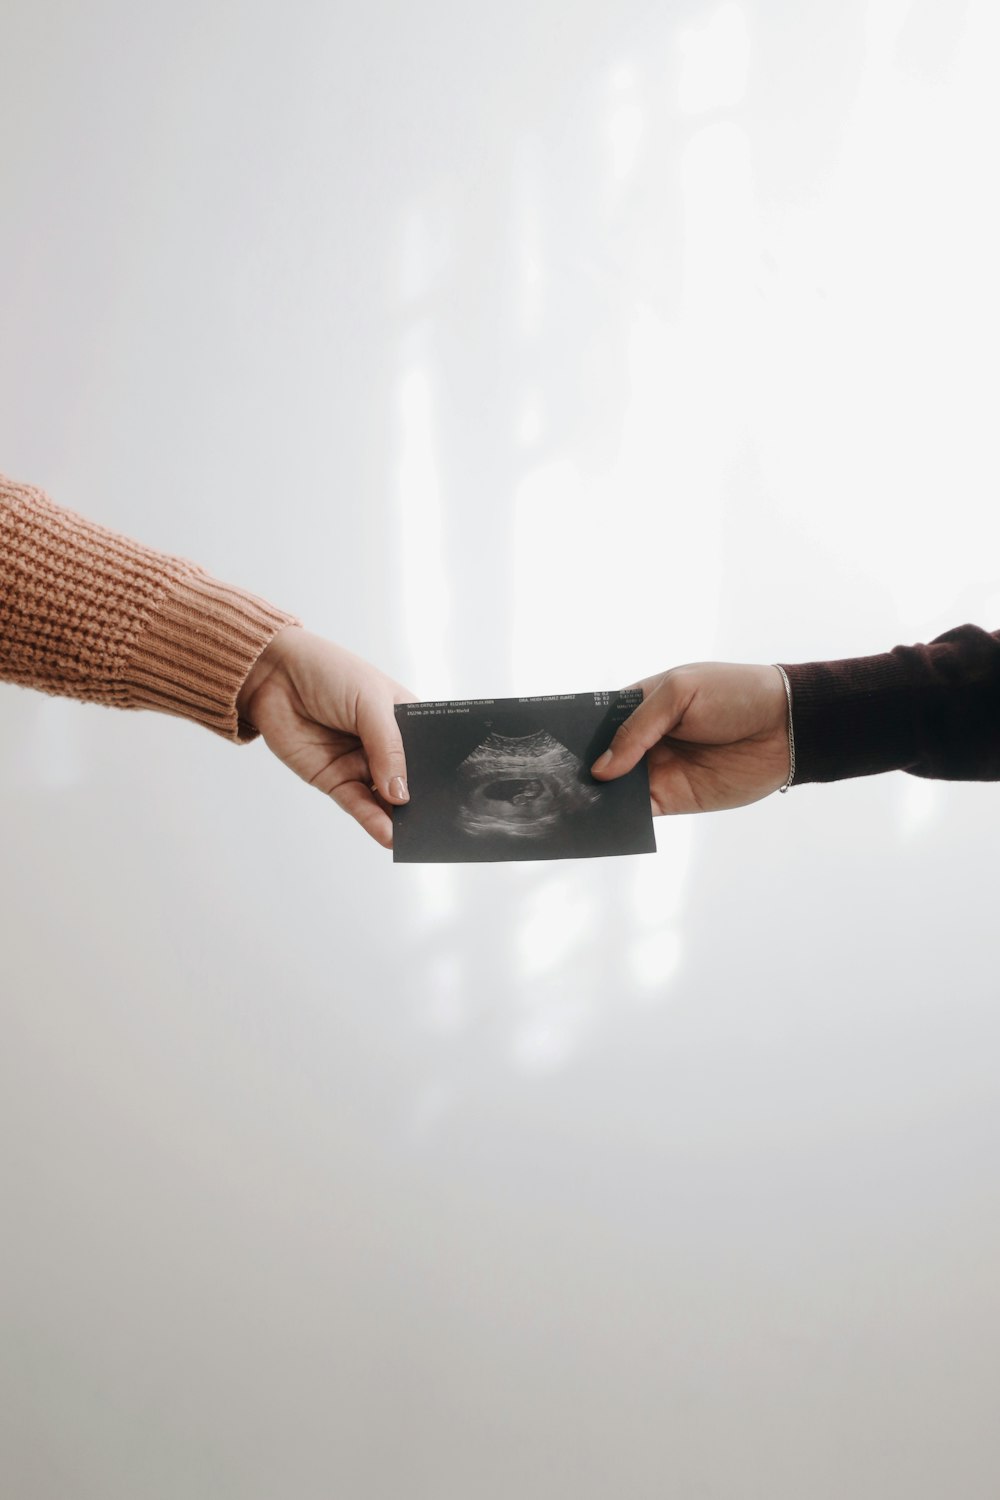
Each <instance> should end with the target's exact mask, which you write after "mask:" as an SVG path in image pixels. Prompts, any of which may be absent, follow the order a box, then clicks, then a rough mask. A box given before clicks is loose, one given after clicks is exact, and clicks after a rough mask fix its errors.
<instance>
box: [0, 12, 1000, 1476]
mask: <svg viewBox="0 0 1000 1500" xmlns="http://www.w3.org/2000/svg"><path fill="white" fill-rule="evenodd" d="M998 52H1000V19H998V14H997V9H996V7H995V6H994V5H991V4H990V0H968V3H957V0H912V3H907V0H869V3H867V4H865V3H862V0H845V3H840V4H837V5H821V6H816V5H814V6H804V5H798V4H794V3H792V0H780V3H779V0H773V3H766V0H757V3H753V0H740V3H733V0H728V3H723V4H720V3H716V0H679V3H676V4H674V5H666V4H652V3H640V0H618V3H616V4H614V5H609V4H605V3H603V0H602V3H598V0H534V3H533V4H530V5H528V4H523V5H522V4H518V3H514V4H512V5H507V6H503V7H500V6H493V7H486V6H484V5H482V4H474V5H473V4H466V5H459V4H457V3H454V0H453V3H447V0H409V3H404V0H368V3H366V4H363V5H356V4H355V5H347V4H343V3H336V4H328V5H323V4H320V3H318V0H314V3H303V0H299V3H292V4H287V5H279V4H277V3H276V0H257V3H252V4H240V5H237V4H235V3H230V4H223V3H216V4H208V5H205V4H203V3H202V4H196V3H194V0H171V3H170V4H166V3H164V0H156V3H145V4H142V5H128V4H125V3H123V0H98V3H92V4H90V5H88V6H79V5H73V4H69V3H66V0H63V3H55V0H3V5H2V10H0V55H2V70H3V83H2V87H0V205H2V207H0V223H2V232H0V468H2V469H4V470H5V471H6V472H7V473H9V474H12V475H15V476H17V477H19V478H22V479H26V480H31V481H33V482H35V483H38V484H41V485H43V486H44V487H45V488H46V489H48V490H49V492H50V493H51V494H52V495H53V497H54V498H55V499H57V500H60V501H62V502H63V503H65V504H68V505H71V506H73V507H74V508H76V509H79V510H83V511H85V512H87V513H89V514H91V515H93V516H94V517H95V518H96V519H99V520H102V521H105V522H106V523H108V524H111V525H114V526H117V527H119V528H121V529H124V530H127V531H129V532H131V533H133V534H134V535H137V536H139V537H141V538H143V539H144V540H146V541H149V542H151V543H153V544H155V545H158V546H162V547H164V548H167V549H169V550H172V551H176V552H180V553H183V554H185V555H187V556H191V557H194V558H196V559H197V560H198V561H200V562H202V563H203V564H205V565H206V566H207V567H209V568H211V569H212V570H213V571H215V572H216V573H217V574H219V575H221V576H222V577H226V578H230V579H232V580H234V581H236V582H240V583H243V584H245V585H246V586H248V587H251V588H253V589H255V590H257V591H258V592H260V593H262V594H264V595H265V596H267V597H270V598H272V599H273V600H274V601H275V602H277V603H280V604H282V605H285V606H287V607H288V608H291V609H295V610H297V611H298V612H299V613H300V614H302V615H303V616H304V617H305V619H306V620H307V621H308V623H309V624H310V625H312V626H313V627H314V628H316V629H318V630H321V631H323V632H325V633H327V634H329V635H331V636H332V637H334V638H336V639H339V640H342V641H344V642H345V643H347V644H349V645H350V646H352V647H353V648H354V649H356V650H358V651H360V652H361V653H363V654H365V655H367V656H369V657H371V658H372V659H373V660H376V661H377V662H379V663H380V664H381V665H383V666H384V667H385V668H386V669H387V670H388V671H390V672H392V673H393V674H395V675H398V676H400V677H402V678H403V679H404V680H406V681H408V682H409V683H410V684H411V685H412V686H413V688H414V689H415V691H417V692H418V693H420V694H421V696H426V697H438V696H446V695H457V696H481V695H483V694H495V695H503V694H507V693H533V692H546V691H573V690H581V689H589V688H597V687H610V686H614V685H618V684H621V683H623V682H625V681H630V680H633V679H635V678H636V677H639V676H641V675H644V674H646V673H648V672H651V671H653V670H656V669H658V668H662V667H666V666H668V665H671V664H674V663H676V662H679V661H684V660H689V659H692V658H694V659H697V658H729V659H735V660H751V661H757V660H759V661H773V660H776V659H778V660H784V661H794V660H809V659H813V658H816V657H829V656H846V655H852V654H857V653H865V652H873V651H880V650H884V649H887V648H888V647H890V646H892V645H895V644H897V643H898V642H901V641H907V642H909V641H915V640H926V639H929V638H930V637H931V636H933V635H934V634H937V633H938V632H940V631H941V630H943V629H945V628H947V627H948V626H950V625H954V624H959V623H961V622H963V621H965V620H974V621H976V622H977V623H980V624H982V625H985V626H987V627H988V628H991V629H994V628H996V627H997V625H1000V563H998V556H1000V549H998V546H997V541H998V533H1000V507H998V505H997V479H998V457H997V443H996V430H997V410H998V398H1000V391H998V375H997V370H998V364H997V347H998V332H1000V294H998V279H997V265H998V263H1000V257H998V251H1000V220H998V216H997V213H996V178H997V166H996V143H997V140H998V139H1000V96H998V94H997V90H996V81H995V80H996V69H997V56H998ZM998 819H1000V792H998V790H997V789H996V788H995V787H991V786H946V785H941V784H936V785H929V784H925V783H920V782H916V781H914V780H912V779H908V778H906V777H904V776H892V777H882V778H875V779H872V780H868V781H859V782H853V783H842V784H839V785H837V786H833V787H827V788H816V787H807V788H802V789H800V790H797V791H794V792H793V793H792V794H791V795H789V796H788V797H784V798H778V797H774V798H771V799H769V800H768V801H767V802H765V803H763V804H760V805H758V806H756V807H754V808H751V809H748V810H746V811H743V812H740V813H731V814H724V815H720V816H717V817H712V818H707V819H705V820H703V821H688V820H677V821H668V820H663V821H661V822H660V824H659V825H658V830H657V831H658V838H659V845H660V851H659V854H658V855H657V856H656V857H655V858H653V857H650V858H645V859H642V858H637V859H634V860H620V861H607V862H604V861H594V862H583V863H580V864H563V865H552V866H549V865H544V864H538V865H533V864H527V865H521V866H511V867H474V868H471V869H462V870H451V869H430V870H422V869H419V868H412V867H410V868H402V867H401V868H398V869H395V868H393V866H392V864H391V862H390V861H389V860H388V858H387V857H386V856H384V855H383V854H382V852H381V851H379V850H378V849H376V847H375V846H374V845H370V844H368V843H367V842H366V841H365V839H364V837H363V836H362V835H361V834H360V833H359V832H358V830H357V829H356V828H355V826H354V825H353V824H351V823H350V822H348V821H347V820H346V819H345V818H344V817H343V816H342V815H340V814H339V813H338V812H337V811H336V809H334V808H333V807H332V806H329V805H325V804H324V803H323V802H322V801H321V800H320V799H319V798H318V797H317V796H315V794H313V793H311V792H310V791H309V790H308V789H306V788H305V787H303V786H302V785H301V784H299V783H297V782H296V781H295V780H294V779H293V778H292V777H291V776H289V775H288V774H287V773H286V772H285V771H284V770H283V769H282V768H281V767H280V766H279V765H278V763H277V762H275V761H273V760H272V759H271V758H270V757H269V755H268V752H267V751H266V750H265V749H264V748H263V747H262V746H259V745H258V746H255V747H254V748H252V749H248V750H245V751H237V750H234V749H232V748H231V747H229V746H227V745H225V744H223V743H222V742H220V741H216V740H215V739H213V738H212V737H211V736H209V735H208V734H206V733H204V732H202V731H199V730H197V729H195V728H193V727H190V726H187V725H184V724H180V723H178V722H176V721H173V720H170V719H167V718H159V717H156V716H153V715H117V714H114V713H111V712H108V711H105V710H102V709H99V708H91V707H81V706H79V705H75V704H69V703H63V702H55V701H51V700H48V699H43V698H40V697H36V696H32V695H30V694H27V693H21V692H18V691H16V690H14V689H13V688H5V689H0V830H2V834H0V836H2V847H3V859H2V861H0V933H2V960H0V965H2V967H0V989H2V1014H3V1044H2V1047H0V1213H2V1218H3V1223H2V1234H0V1265H2V1275H0V1487H2V1490H3V1493H4V1494H5V1495H11V1496H17V1497H18V1500H64V1497H65V1500H180V1497H183V1500H202V1497H204V1500H273V1497H275V1496H287V1497H289V1500H327V1497H330V1496H344V1497H348V1500H383V1497H384V1500H397V1497H400V1496H405V1497H407V1500H424V1497H426V1500H511V1497H517V1500H536V1497H537V1500H562V1497H563V1496H565V1497H568V1500H606V1497H609V1496H623V1497H628V1500H647V1497H649V1500H653V1497H656V1500H662V1497H665V1496H670V1497H677V1500H689V1497H690V1500H693V1497H695V1496H699V1497H700V1496H704V1497H713V1500H715V1497H718V1500H750V1497H756V1496H760V1497H767V1500H803V1497H808V1500H843V1497H844V1496H848V1495H849V1496H851V1497H852V1500H894V1497H896V1496H906V1497H907V1500H940V1497H941V1496H942V1495H945V1494H948V1495H961V1496H962V1497H963V1500H979V1497H983V1500H987V1497H989V1500H993V1497H994V1496H995V1495H996V1493H997V1491H998V1486H1000V1442H998V1439H997V1430H996V1411H997V1402H998V1399H1000V1379H998V1375H997V1370H998V1362H997V1357H996V1347H997V1342H998V1338H1000V1279H998V1277H997V1272H996V1266H997V1255H998V1251H1000V1199H998V1196H997V1192H996V1163H997V1155H998V1152H1000V1091H998V1086H997V1082H996V1056H997V1049H998V1046H1000V1003H998V1002H1000V993H998V991H1000V984H998V980H997V978H996V965H995V955H996V941H997V939H996V931H997V927H996V901H995V896H996V874H995V871H996V846H997V828H998Z"/></svg>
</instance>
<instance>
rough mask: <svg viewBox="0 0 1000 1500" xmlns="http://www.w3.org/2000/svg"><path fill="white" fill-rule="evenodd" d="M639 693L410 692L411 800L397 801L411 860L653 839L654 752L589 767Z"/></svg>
mask: <svg viewBox="0 0 1000 1500" xmlns="http://www.w3.org/2000/svg"><path fill="white" fill-rule="evenodd" d="M641 702H642V692H641V690H640V689H638V688H634V689H630V690H628V691H627V692H603V693H565V694H562V695H561V696H559V697H551V698H474V699H467V700H465V701H457V702H450V703H401V704H399V705H398V706H397V708H396V719H397V721H398V723H399V728H400V733H401V734H402V736H403V747H404V749H405V751H406V768H407V777H408V781H409V787H410V800H409V802H408V803H407V804H406V806H405V807H397V808H394V809H393V815H392V824H393V859H394V860H395V861H396V862H397V863H402V864H441V863H448V862H454V863H466V862H476V861H485V860H506V859H584V858H593V857H594V856H597V855H602V854H651V853H653V852H654V851H655V849H656V842H655V840H654V837H653V820H652V815H651V812H650V806H649V777H648V775H647V773H646V766H645V762H641V763H640V764H639V765H638V766H636V768H635V770H634V771H630V772H629V774H628V775H627V776H623V777H621V779H620V780H618V781H611V782H599V781H595V780H594V778H593V777H592V776H591V774H590V767H591V766H592V765H593V763H594V761H595V760H596V759H597V757H598V756H599V755H600V754H601V752H602V751H603V750H606V749H607V748H608V745H609V744H610V742H611V738H612V735H613V734H614V732H615V730H616V729H617V728H618V725H619V724H620V723H621V722H622V721H623V720H624V719H627V718H628V716H629V714H630V713H631V712H632V710H633V709H634V708H635V707H636V706H637V705H638V704H639V703H641Z"/></svg>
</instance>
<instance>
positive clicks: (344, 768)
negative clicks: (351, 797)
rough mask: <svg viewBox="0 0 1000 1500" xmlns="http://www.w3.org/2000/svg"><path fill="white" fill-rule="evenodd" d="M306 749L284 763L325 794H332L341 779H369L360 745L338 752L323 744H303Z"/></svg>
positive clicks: (347, 780) (366, 764)
mask: <svg viewBox="0 0 1000 1500" xmlns="http://www.w3.org/2000/svg"><path fill="white" fill-rule="evenodd" d="M306 749H307V752H308V753H305V752H304V753H301V754H300V755H298V756H297V757H296V758H294V759H290V760H289V762H288V764H289V765H290V766H291V767H292V770H293V771H295V772H296V774H297V775H299V776H301V777H302V779H303V780H304V781H308V783H309V785H310V786H314V787H315V788H316V790H317V791H319V792H322V793H323V794H324V796H326V797H332V796H333V794H334V792H335V791H336V790H337V788H338V787H340V786H342V785H343V784H344V783H345V782H351V781H360V782H365V783H367V782H369V781H371V776H370V775H369V773H368V760H367V757H366V755H365V752H364V751H363V750H362V749H361V747H360V746H358V748H357V749H356V750H350V751H348V753H347V754H346V755H345V754H340V755H338V754H337V753H336V752H332V753H331V751H330V748H329V747H328V746H327V745H322V744H321V745H317V746H307V747H306Z"/></svg>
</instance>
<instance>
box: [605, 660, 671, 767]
mask: <svg viewBox="0 0 1000 1500" xmlns="http://www.w3.org/2000/svg"><path fill="white" fill-rule="evenodd" d="M684 707H685V705H684V702H683V700H682V699H681V697H680V694H679V693H678V692H676V691H675V690H673V689H672V688H671V685H670V683H669V680H668V679H664V680H663V681H661V682H659V683H657V685H656V687H655V688H654V689H653V691H652V692H651V693H650V694H649V696H648V697H647V698H644V699H643V701H642V703H640V704H639V707H638V708H637V709H635V710H634V711H633V712H632V713H631V714H629V716H628V718H627V719H626V720H625V722H624V724H620V725H619V726H618V729H617V730H616V731H615V737H614V739H613V740H612V741H611V744H610V745H609V746H608V748H607V750H605V752H604V754H603V755H599V756H598V758H597V760H595V762H594V764H593V765H592V766H591V768H590V772H591V775H592V776H597V777H599V778H600V779H601V780H602V781H613V780H614V779H615V777H617V776H624V775H625V773H626V771H631V770H632V768H633V767H634V766H637V765H638V764H639V762H640V761H641V760H642V757H643V756H644V755H645V754H646V751H647V750H651V749H652V748H653V746H654V745H656V744H658V743H659V741H660V740H662V739H663V737H664V735H667V734H669V733H670V731H671V730H672V729H673V728H674V726H675V725H676V723H677V721H678V719H680V718H681V716H682V715H683V713H684Z"/></svg>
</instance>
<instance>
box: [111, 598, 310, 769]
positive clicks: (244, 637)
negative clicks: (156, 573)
mask: <svg viewBox="0 0 1000 1500" xmlns="http://www.w3.org/2000/svg"><path fill="white" fill-rule="evenodd" d="M299 623H300V622H299V621H298V620H297V619H296V618H295V616H294V615H289V614H286V613H285V612H284V611H283V610H279V609H275V608H274V607H273V606H272V605H270V604H267V603H265V601H264V600H263V599H258V598H256V597H255V596H254V595H253V594H248V593H245V592H244V591H243V590H242V589H238V588H233V587H231V586H230V585H229V584H226V583H220V582H219V580H218V579H216V578H211V577H210V576H209V575H208V574H207V573H202V572H200V571H197V572H192V573H189V574H188V575H187V576H185V577H182V578H179V579H177V580H175V581H174V582H173V583H172V584H171V586H170V588H169V590H168V591H167V593H166V594H165V595H164V597H163V598H162V599H161V600H160V602H159V603H158V604H157V606H156V608H155V609H154V610H153V612H152V614H151V615H150V616H149V618H148V619H147V620H146V621H145V623H144V624H143V627H142V629H141V631H140V633H139V637H138V639H137V641H136V644H135V649H134V651H133V653H132V655H131V658H130V661H129V664H128V667H127V670H126V671H125V672H124V674H123V677H122V682H123V684H124V685H125V686H126V687H127V689H128V706H129V707H130V708H152V709H156V710H158V711H159V712H160V713H166V714H177V715H179V716H180V717H181V718H184V719H193V720H194V721H195V723H198V724H203V725H204V726H205V728H206V729H212V730H214V731H215V732H216V734H221V735H224V736H225V738H226V739H228V740H235V741H241V742H245V741H248V740H252V739H254V738H255V737H256V734H257V731H256V730H255V729H254V728H253V727H252V726H251V725H249V724H245V723H242V722H241V721H240V719H239V716H238V714H237V710H236V698H237V695H238V693H239V691H240V688H241V687H242V686H243V684H244V682H245V681H246V678H247V675H248V673H249V671H250V668H251V667H252V666H253V664H254V662H255V661H256V660H257V658H258V657H259V656H260V654H261V652H262V651H263V650H264V649H265V647H266V646H267V645H268V644H269V643H270V641H271V640H272V639H273V638H274V636H275V635H277V633H278V631H279V630H281V629H283V628H284V626H286V625H297V624H299Z"/></svg>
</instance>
